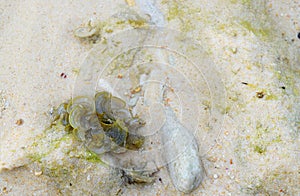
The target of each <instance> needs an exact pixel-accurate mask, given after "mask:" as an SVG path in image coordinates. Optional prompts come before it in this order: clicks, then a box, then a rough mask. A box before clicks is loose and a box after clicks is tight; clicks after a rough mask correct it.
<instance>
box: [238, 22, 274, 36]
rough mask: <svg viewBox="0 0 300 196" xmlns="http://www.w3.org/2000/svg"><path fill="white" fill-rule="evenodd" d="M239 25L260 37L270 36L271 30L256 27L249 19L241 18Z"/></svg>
mask: <svg viewBox="0 0 300 196" xmlns="http://www.w3.org/2000/svg"><path fill="white" fill-rule="evenodd" d="M240 25H242V26H243V27H244V28H245V29H247V30H248V31H250V32H252V33H253V34H254V35H256V36H258V37H261V38H267V37H269V36H270V34H271V33H270V32H271V30H270V29H269V28H263V27H260V28H257V27H255V26H254V25H253V23H251V22H250V21H247V20H241V21H240Z"/></svg>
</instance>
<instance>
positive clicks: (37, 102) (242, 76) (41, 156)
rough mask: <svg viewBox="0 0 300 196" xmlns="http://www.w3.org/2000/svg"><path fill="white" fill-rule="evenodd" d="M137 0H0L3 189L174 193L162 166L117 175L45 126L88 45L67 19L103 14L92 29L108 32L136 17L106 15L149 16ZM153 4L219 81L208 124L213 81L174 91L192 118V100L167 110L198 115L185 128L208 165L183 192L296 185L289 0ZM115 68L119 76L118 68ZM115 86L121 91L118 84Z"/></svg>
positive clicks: (297, 9)
mask: <svg viewBox="0 0 300 196" xmlns="http://www.w3.org/2000/svg"><path fill="white" fill-rule="evenodd" d="M138 2H140V1H137V2H136V5H134V6H128V4H127V3H126V2H125V1H124V2H123V1H118V2H117V1H89V2H81V1H60V2H58V1H48V2H43V1H34V0H28V1H2V2H0V43H1V44H0V65H1V66H0V127H1V128H0V150H1V153H0V171H1V173H0V193H1V195H20V194H21V195H22V194H26V195H60V194H62V195H91V194H92V195H108V194H110V195H118V194H119V195H142V194H143V195H181V193H180V192H178V191H177V190H176V189H175V188H174V186H173V184H172V182H171V179H170V177H169V175H168V172H167V169H166V168H165V167H164V168H160V170H159V172H157V173H155V182H154V183H153V184H149V185H124V182H123V181H122V177H121V174H120V173H117V172H116V171H113V170H111V169H109V168H108V167H106V166H104V164H103V163H101V160H99V159H97V158H96V157H94V155H93V154H89V153H87V152H86V151H85V148H84V147H83V146H82V144H81V143H80V142H78V141H76V140H74V139H73V138H72V136H71V135H66V133H65V132H63V131H56V132H55V131H53V130H52V131H51V130H50V131H49V130H48V131H46V132H45V131H44V130H45V129H46V128H47V127H49V125H50V123H51V119H50V117H49V111H51V108H55V107H57V106H58V105H59V104H60V103H62V102H66V101H67V100H69V99H70V98H71V97H72V94H73V93H74V85H75V84H76V78H77V76H78V75H79V74H80V73H78V72H80V67H81V65H82V64H83V62H85V58H86V56H87V55H88V54H89V51H90V49H91V48H93V47H94V45H93V44H91V43H88V42H86V41H80V40H79V39H78V38H76V37H75V36H74V35H73V31H74V30H75V29H76V28H78V27H79V26H83V24H85V23H87V21H88V20H89V19H91V18H92V19H93V21H101V22H103V24H104V23H105V24H104V28H106V31H105V32H104V34H101V35H100V37H101V36H102V37H103V36H109V35H110V33H109V32H110V30H108V29H111V30H112V31H114V33H116V32H119V31H121V30H122V28H123V29H124V28H139V27H137V25H138V24H137V23H134V24H133V23H130V22H128V24H129V25H128V26H126V25H125V26H123V27H120V25H122V24H119V25H116V24H114V25H112V24H111V20H110V19H109V17H110V16H111V15H113V14H115V13H119V12H122V11H124V10H127V9H131V10H136V12H137V13H138V14H140V15H141V16H143V17H144V18H146V20H149V21H151V17H155V16H153V15H151V14H150V15H149V14H148V15H145V10H144V11H143V7H141V6H143V4H142V5H141V4H139V3H138ZM147 2H152V1H147ZM153 5H155V7H156V8H157V10H160V12H161V14H162V15H163V18H164V22H165V24H164V26H165V27H167V28H170V29H176V31H178V32H181V36H182V37H183V38H184V37H191V38H193V39H194V40H195V42H197V43H198V44H200V45H201V46H202V50H204V51H205V52H206V54H207V57H208V58H209V59H210V61H211V62H212V63H213V65H214V69H216V72H217V73H216V75H218V77H219V78H216V76H215V75H213V76H211V75H209V74H207V73H202V74H203V75H204V77H205V78H206V79H207V80H209V81H216V82H217V83H218V84H220V85H221V86H219V87H220V88H217V91H218V92H216V94H217V95H218V96H220V99H219V101H220V100H222V101H220V104H217V105H214V106H213V108H214V109H215V110H217V111H218V112H219V113H220V116H217V117H218V119H217V120H218V123H219V124H218V125H219V126H217V127H218V130H217V131H213V132H210V129H209V128H210V123H212V122H213V121H209V120H212V119H209V120H207V119H206V116H210V114H211V112H212V108H211V107H212V105H211V104H212V103H211V102H210V101H211V100H210V98H209V96H208V95H207V94H205V92H208V90H207V88H211V87H208V86H204V87H203V95H205V96H204V97H202V98H203V99H202V98H201V99H200V100H201V101H200V102H197V101H195V102H193V101H192V100H193V99H192V98H191V95H190V94H189V93H190V92H191V91H189V89H187V90H186V92H187V93H182V97H183V98H184V100H191V101H186V102H185V101H184V102H183V104H180V103H178V102H176V101H175V102H174V103H173V107H174V108H180V107H182V108H185V109H186V108H193V107H198V108H199V110H200V114H202V116H200V117H199V118H196V120H195V118H193V116H192V114H193V113H192V112H191V114H189V115H187V114H186V113H183V114H181V113H180V112H177V115H178V116H179V119H180V120H181V121H182V122H184V123H183V124H185V126H187V127H188V128H193V127H197V128H194V129H196V131H195V132H193V133H194V135H195V138H197V142H198V145H199V147H200V149H199V153H200V155H201V159H202V161H203V163H204V168H205V170H206V174H205V178H204V181H203V182H202V184H201V185H200V187H199V188H198V189H196V190H195V191H193V192H192V193H191V195H255V194H261V195H298V194H299V193H300V190H299V183H300V175H299V169H300V158H299V157H300V150H299V146H300V141H299V126H300V124H299V122H300V120H299V116H300V112H299V111H300V104H299V94H300V91H299V89H300V66H299V65H300V55H299V51H300V50H299V49H300V37H299V36H300V35H298V33H299V32H300V21H299V20H300V15H299V14H300V4H299V2H297V1H293V0H289V1H285V2H278V1H275V0H273V1H271V0H270V1H261V2H260V3H253V2H251V1H239V0H215V1H208V0H204V1H201V2H200V1H199V2H194V1H186V2H182V1H156V2H155V3H153ZM144 6H145V5H144ZM148 11H149V10H148ZM146 12H147V9H146ZM124 17H125V18H126V16H124ZM127 20H128V18H127ZM158 20H159V19H158ZM152 21H153V20H152ZM154 23H155V21H154ZM157 24H160V23H157ZM297 35H298V37H297ZM187 54H188V52H187ZM99 58H100V57H99ZM81 68H82V67H81ZM179 70H180V69H179ZM185 73H186V74H187V75H189V79H190V81H191V83H190V84H191V86H196V88H199V89H201V87H199V86H197V85H203V84H204V83H205V82H203V81H202V80H201V77H200V79H199V75H195V73H193V69H192V68H191V67H187V68H186V70H185ZM170 75H172V74H170ZM122 80H123V81H124V84H125V83H126V77H124V78H122ZM127 80H128V83H130V84H131V85H132V84H134V81H132V80H129V79H128V78H127ZM171 81H172V78H171ZM174 81H176V80H174ZM178 81H180V80H178ZM173 85H174V86H175V87H176V88H175V91H176V90H179V89H180V90H184V89H185V88H184V87H182V86H180V82H179V83H177V84H176V83H174V82H173ZM176 85H177V86H176ZM130 87H132V86H129V87H127V88H128V89H129V88H130ZM75 89H76V88H75ZM220 89H221V90H220ZM222 89H223V90H224V93H223V90H222ZM209 90H211V91H214V90H215V89H214V88H211V89H209ZM219 90H220V91H219ZM220 92H222V93H221V94H218V93H220ZM121 96H123V97H126V96H124V93H123V92H122V93H121ZM206 96H207V97H206ZM175 97H176V96H175ZM200 97H201V96H200ZM171 98H172V97H171ZM128 100H129V99H128ZM171 100H172V99H171ZM175 100H176V99H175ZM171 105H172V103H171ZM141 111H142V110H141ZM187 111H188V110H187ZM147 115H149V114H147V113H146V114H144V117H148V116H147ZM210 117H212V118H213V117H215V116H210ZM189 121H191V123H189ZM207 121H209V122H207ZM193 123H194V124H193ZM212 124H213V123H212ZM189 126H190V127H189Z"/></svg>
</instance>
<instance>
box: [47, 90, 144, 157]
mask: <svg viewBox="0 0 300 196" xmlns="http://www.w3.org/2000/svg"><path fill="white" fill-rule="evenodd" d="M56 112H57V114H56V117H55V119H54V121H53V123H52V125H53V124H56V125H57V124H62V125H63V126H64V127H65V130H66V131H68V132H72V133H73V134H74V135H75V136H76V138H77V139H79V140H80V141H82V142H83V143H84V144H85V146H86V147H87V148H88V149H89V150H90V151H92V152H94V153H96V154H98V155H100V154H103V153H106V152H113V153H124V152H126V150H139V149H140V148H141V147H142V146H143V144H144V140H145V138H144V136H141V135H138V134H136V132H137V130H138V129H139V128H140V127H142V126H143V125H145V123H144V121H143V120H141V119H140V118H139V117H137V116H133V115H132V113H131V111H130V110H129V109H128V108H126V103H125V102H124V101H123V100H122V99H120V98H118V97H115V96H112V94H111V93H108V92H106V91H102V92H98V93H97V94H96V95H95V97H94V99H92V98H90V97H85V96H80V97H76V98H74V99H72V100H71V101H69V102H68V103H63V104H61V105H60V106H59V107H58V108H57V110H56Z"/></svg>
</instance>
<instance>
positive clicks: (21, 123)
mask: <svg viewBox="0 0 300 196" xmlns="http://www.w3.org/2000/svg"><path fill="white" fill-rule="evenodd" d="M23 123H24V120H23V119H21V118H20V119H19V120H17V121H16V125H18V126H21V125H23Z"/></svg>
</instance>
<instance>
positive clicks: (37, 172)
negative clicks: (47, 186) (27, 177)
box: [34, 171, 43, 176]
mask: <svg viewBox="0 0 300 196" xmlns="http://www.w3.org/2000/svg"><path fill="white" fill-rule="evenodd" d="M42 174H43V172H42V171H35V172H34V175H36V176H40V175H42Z"/></svg>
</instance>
